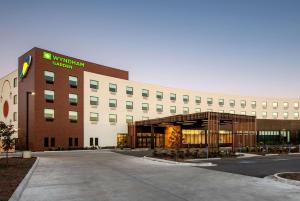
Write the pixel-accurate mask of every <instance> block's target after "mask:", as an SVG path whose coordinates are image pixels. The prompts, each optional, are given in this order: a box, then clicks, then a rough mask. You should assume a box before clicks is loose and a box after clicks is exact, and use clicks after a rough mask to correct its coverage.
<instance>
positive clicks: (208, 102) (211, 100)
mask: <svg viewBox="0 0 300 201" xmlns="http://www.w3.org/2000/svg"><path fill="white" fill-rule="evenodd" d="M212 104H213V99H212V98H207V105H209V106H210V105H212Z"/></svg>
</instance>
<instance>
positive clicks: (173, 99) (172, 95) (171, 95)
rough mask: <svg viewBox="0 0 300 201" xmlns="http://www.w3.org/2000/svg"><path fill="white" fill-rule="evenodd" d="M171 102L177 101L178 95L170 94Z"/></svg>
mask: <svg viewBox="0 0 300 201" xmlns="http://www.w3.org/2000/svg"><path fill="white" fill-rule="evenodd" d="M170 100H171V101H176V94H175V93H170Z"/></svg>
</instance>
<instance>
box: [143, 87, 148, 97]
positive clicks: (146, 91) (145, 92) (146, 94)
mask: <svg viewBox="0 0 300 201" xmlns="http://www.w3.org/2000/svg"><path fill="white" fill-rule="evenodd" d="M142 96H143V97H144V98H147V97H149V90H148V89H142Z"/></svg>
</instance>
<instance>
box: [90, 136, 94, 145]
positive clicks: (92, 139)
mask: <svg viewBox="0 0 300 201" xmlns="http://www.w3.org/2000/svg"><path fill="white" fill-rule="evenodd" d="M90 146H91V147H92V146H94V138H92V137H90Z"/></svg>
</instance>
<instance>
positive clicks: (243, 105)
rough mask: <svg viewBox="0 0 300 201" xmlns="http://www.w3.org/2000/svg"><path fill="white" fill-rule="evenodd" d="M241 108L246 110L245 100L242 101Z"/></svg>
mask: <svg viewBox="0 0 300 201" xmlns="http://www.w3.org/2000/svg"><path fill="white" fill-rule="evenodd" d="M241 107H242V108H245V107H246V101H245V100H241Z"/></svg>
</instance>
